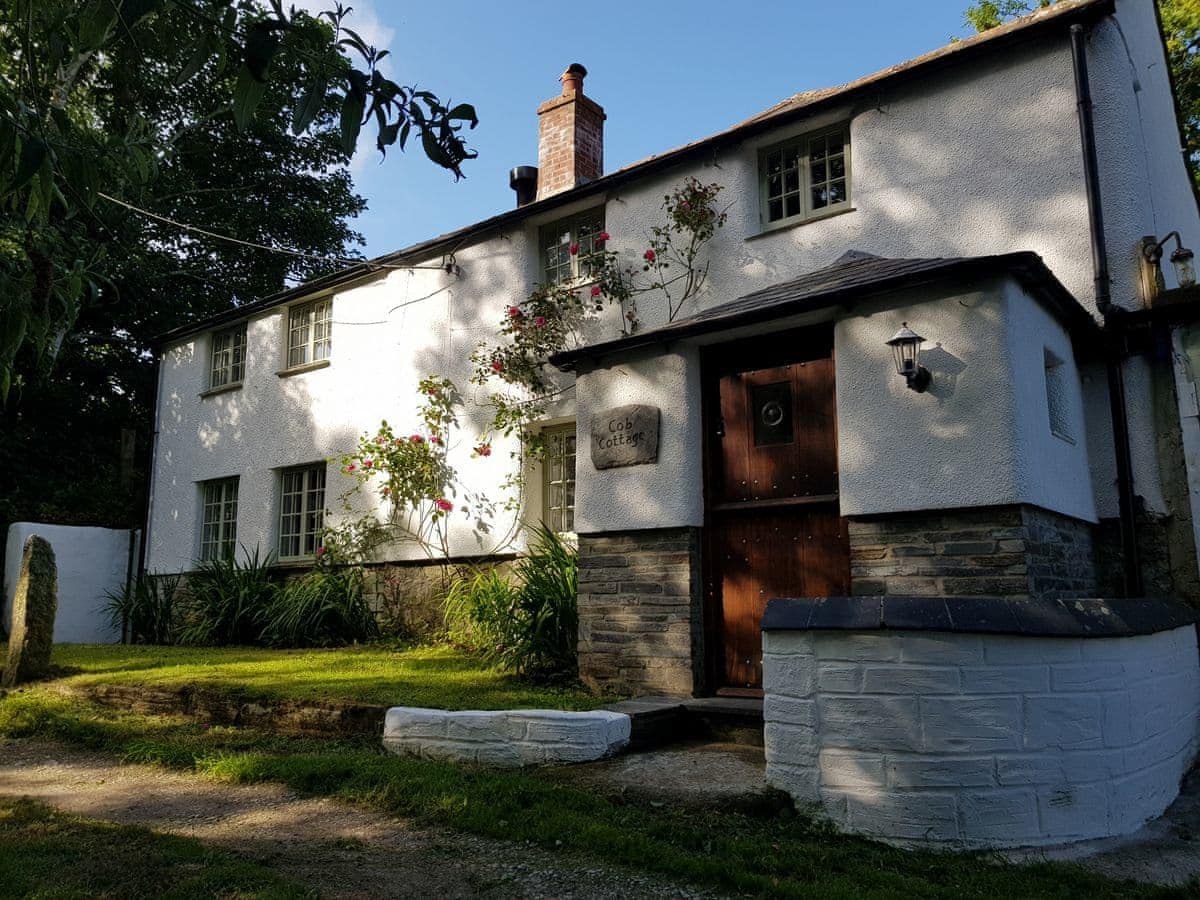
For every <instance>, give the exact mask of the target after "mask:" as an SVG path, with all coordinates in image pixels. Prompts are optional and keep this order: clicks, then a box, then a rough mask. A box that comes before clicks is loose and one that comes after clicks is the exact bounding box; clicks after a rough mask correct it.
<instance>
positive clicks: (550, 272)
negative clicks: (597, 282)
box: [539, 206, 604, 284]
mask: <svg viewBox="0 0 1200 900" xmlns="http://www.w3.org/2000/svg"><path fill="white" fill-rule="evenodd" d="M602 231H604V207H603V206H598V207H596V208H595V209H589V210H588V211H587V212H582V213H579V214H578V215H574V216H570V217H568V218H566V219H560V220H559V221H557V222H553V223H551V224H549V225H545V226H543V227H542V229H541V243H540V245H539V246H540V247H541V251H542V252H541V263H542V265H541V268H542V283H543V284H559V283H560V282H572V281H582V280H586V279H587V278H588V277H589V276H590V275H591V272H590V270H589V268H588V265H587V263H586V261H585V260H586V258H587V256H588V254H590V253H592V252H593V251H594V250H595V249H596V236H597V235H598V234H600V232H602ZM572 247H575V248H576V252H575V253H572V252H571V248H572Z"/></svg>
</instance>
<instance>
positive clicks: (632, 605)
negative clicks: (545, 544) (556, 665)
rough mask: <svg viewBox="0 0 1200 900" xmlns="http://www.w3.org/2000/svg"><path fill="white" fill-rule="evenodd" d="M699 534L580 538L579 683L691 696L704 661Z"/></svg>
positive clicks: (630, 533) (688, 530) (673, 530)
mask: <svg viewBox="0 0 1200 900" xmlns="http://www.w3.org/2000/svg"><path fill="white" fill-rule="evenodd" d="M700 604H701V577H700V531H699V529H697V528H664V529H650V530H646V531H627V532H622V533H616V534H581V535H580V536H579V676H580V678H581V679H582V680H583V682H584V683H585V684H587V685H588V686H589V687H592V688H610V689H619V690H624V691H630V692H633V693H640V694H647V693H658V694H675V695H681V696H687V695H691V694H692V693H694V692H695V691H696V690H697V688H698V687H699V685H700V672H701V666H702V665H703V659H704V654H703V650H702V641H703V628H702V619H701V612H700V610H701V605H700Z"/></svg>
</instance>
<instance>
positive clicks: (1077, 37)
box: [1071, 25, 1142, 597]
mask: <svg viewBox="0 0 1200 900" xmlns="http://www.w3.org/2000/svg"><path fill="white" fill-rule="evenodd" d="M1071 63H1072V67H1073V69H1074V72H1075V100H1076V107H1077V109H1078V111H1079V137H1080V141H1081V143H1082V144H1083V174H1084V184H1085V185H1086V186H1087V204H1088V223H1089V226H1090V231H1091V239H1092V273H1093V276H1094V280H1095V291H1096V308H1097V309H1098V310H1099V311H1100V315H1102V316H1103V317H1104V324H1105V330H1106V331H1108V332H1109V340H1108V342H1107V344H1106V347H1105V367H1106V368H1107V370H1108V400H1109V413H1110V417H1111V418H1112V430H1113V449H1114V451H1115V455H1116V461H1117V498H1118V502H1119V510H1120V524H1121V552H1122V559H1123V561H1124V566H1122V568H1123V570H1124V587H1125V596H1126V597H1140V596H1141V595H1142V570H1141V564H1140V563H1139V561H1138V546H1137V526H1136V522H1135V520H1134V495H1133V461H1132V457H1131V455H1130V452H1129V419H1128V418H1127V415H1126V409H1125V377H1124V375H1123V373H1122V370H1121V363H1122V356H1123V354H1122V350H1123V347H1124V341H1123V340H1122V338H1121V334H1120V313H1119V311H1118V310H1116V309H1115V308H1114V307H1113V302H1112V295H1111V292H1110V291H1109V276H1108V248H1107V246H1106V244H1105V241H1104V213H1103V210H1102V208H1101V202H1100V174H1099V172H1100V167H1099V165H1098V164H1097V160H1096V132H1095V128H1094V127H1093V125H1092V91H1091V87H1090V86H1089V84H1088V68H1087V47H1086V45H1085V38H1084V33H1083V26H1082V25H1072V26H1071Z"/></svg>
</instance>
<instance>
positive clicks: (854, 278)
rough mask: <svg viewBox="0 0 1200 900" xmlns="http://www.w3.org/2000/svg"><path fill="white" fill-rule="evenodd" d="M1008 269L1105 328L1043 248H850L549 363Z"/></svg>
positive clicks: (1088, 324) (1067, 312)
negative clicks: (884, 253) (887, 251)
mask: <svg viewBox="0 0 1200 900" xmlns="http://www.w3.org/2000/svg"><path fill="white" fill-rule="evenodd" d="M1004 274H1008V275H1011V276H1012V277H1014V278H1015V279H1016V280H1017V281H1018V282H1020V283H1021V285H1022V286H1023V287H1024V288H1025V289H1026V290H1027V291H1029V292H1030V293H1031V294H1032V295H1034V296H1035V297H1037V298H1038V299H1039V300H1041V302H1042V303H1044V304H1045V305H1046V307H1047V308H1048V309H1049V310H1050V312H1051V313H1053V314H1054V315H1056V316H1057V317H1058V318H1059V319H1060V320H1061V321H1062V322H1063V324H1064V325H1066V327H1067V328H1068V329H1069V330H1070V331H1072V332H1080V331H1083V332H1085V333H1091V332H1095V333H1097V334H1098V333H1099V326H1098V324H1097V323H1096V320H1095V319H1093V318H1092V316H1091V314H1090V313H1089V312H1088V311H1087V310H1086V309H1084V308H1083V306H1081V305H1080V304H1079V301H1077V300H1076V299H1075V298H1074V297H1073V296H1072V295H1071V293H1070V292H1069V291H1068V290H1067V289H1066V288H1065V287H1063V285H1062V282H1060V281H1059V280H1058V279H1057V278H1056V277H1055V276H1054V273H1053V272H1051V271H1050V269H1049V268H1047V266H1046V264H1045V262H1043V261H1042V258H1041V257H1040V256H1038V255H1037V254H1036V253H1033V252H1031V251H1021V252H1018V253H1003V254H998V255H995V256H960V257H934V258H929V259H889V258H885V257H879V256H872V255H870V254H866V253H857V252H854V251H851V252H849V253H846V254H844V255H843V256H842V257H841V258H839V259H838V260H837V261H836V262H834V263H833V264H832V265H828V266H825V267H824V268H821V269H816V270H815V271H812V272H808V273H806V274H804V275H801V276H799V277H797V278H793V279H791V280H789V281H784V282H781V283H779V284H775V285H771V286H770V287H766V288H761V289H760V290H757V291H753V292H751V293H749V294H746V295H744V296H742V297H739V298H737V299H736V300H731V301H729V302H728V303H722V304H719V305H717V306H713V307H710V308H708V309H706V310H703V311H701V312H699V313H696V314H695V315H693V316H689V317H688V318H686V319H679V320H678V321H675V322H671V323H669V324H667V325H660V326H658V327H657V328H651V329H648V330H646V331H643V332H638V333H636V334H632V335H628V336H625V337H621V338H615V339H613V340H609V341H601V342H600V343H596V344H591V345H589V346H586V347H580V348H579V349H576V350H568V351H565V352H563V353H556V354H554V355H553V356H551V357H550V363H551V364H552V365H554V366H556V367H558V368H559V369H562V370H563V371H567V370H570V369H574V368H575V366H576V365H578V363H579V362H580V361H582V360H588V359H591V360H595V359H599V358H600V357H602V356H608V355H611V354H614V353H625V352H628V351H630V350H636V349H639V348H643V347H649V346H653V345H655V344H664V343H667V342H670V341H676V340H681V339H683V338H694V337H699V336H701V335H705V334H712V333H714V332H719V331H728V330H730V329H733V328H741V327H744V326H747V325H757V324H760V323H763V322H769V321H771V320H774V319H781V318H784V317H786V316H793V315H796V314H798V313H805V312H812V311H814V310H819V309H827V308H829V307H834V306H841V307H844V308H849V307H850V306H852V305H854V304H855V303H859V302H861V301H863V300H865V299H867V298H870V297H878V296H879V295H881V294H885V293H888V292H890V291H896V290H903V289H905V288H911V287H916V286H919V285H922V284H929V283H931V282H935V281H946V280H949V279H951V278H958V279H964V280H969V279H973V278H982V277H987V276H994V275H1004Z"/></svg>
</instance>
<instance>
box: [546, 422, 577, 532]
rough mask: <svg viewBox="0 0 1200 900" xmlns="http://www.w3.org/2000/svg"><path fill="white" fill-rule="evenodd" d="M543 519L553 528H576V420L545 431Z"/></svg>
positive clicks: (556, 529) (564, 529) (555, 529)
mask: <svg viewBox="0 0 1200 900" xmlns="http://www.w3.org/2000/svg"><path fill="white" fill-rule="evenodd" d="M542 438H543V440H544V441H545V442H546V455H545V457H544V458H543V460H542V472H543V476H544V477H543V479H542V521H543V522H545V523H546V526H547V527H548V528H549V529H550V530H551V531H557V532H564V531H574V530H575V424H574V423H571V424H570V425H558V426H555V427H554V428H547V429H545V430H544V431H543V432H542Z"/></svg>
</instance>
